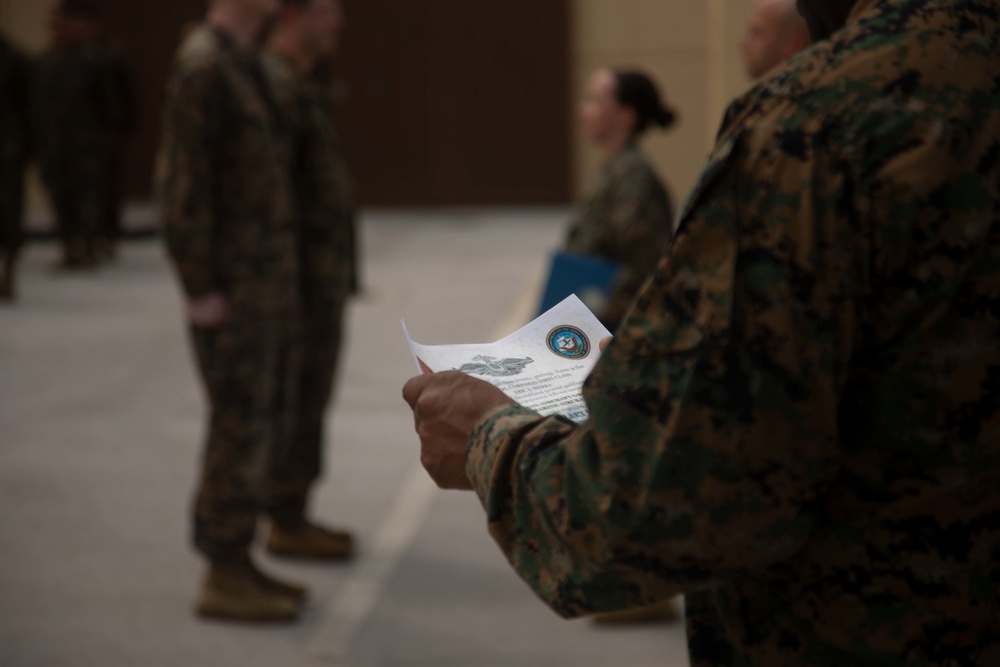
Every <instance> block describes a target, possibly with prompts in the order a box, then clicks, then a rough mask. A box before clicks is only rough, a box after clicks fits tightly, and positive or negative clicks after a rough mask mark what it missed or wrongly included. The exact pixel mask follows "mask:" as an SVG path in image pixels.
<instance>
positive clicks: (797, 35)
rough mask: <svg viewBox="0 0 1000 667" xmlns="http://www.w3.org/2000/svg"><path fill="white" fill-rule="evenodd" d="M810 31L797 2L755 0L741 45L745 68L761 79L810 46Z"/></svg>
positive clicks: (791, 0) (793, 0)
mask: <svg viewBox="0 0 1000 667" xmlns="http://www.w3.org/2000/svg"><path fill="white" fill-rule="evenodd" d="M810 41H811V40H810V37H809V29H808V27H807V25H806V22H805V20H803V18H802V15H801V14H800V13H799V10H798V8H797V6H796V0H756V2H755V3H754V5H753V8H752V10H751V12H750V15H749V16H748V17H747V22H746V26H745V28H744V31H743V41H742V43H741V45H740V47H741V51H742V55H743V67H744V70H745V71H746V73H747V75H748V76H749V77H750V78H751V79H759V78H760V77H762V76H764V75H766V74H767V73H768V72H770V71H771V70H773V69H775V68H776V67H778V66H779V65H781V64H782V63H783V62H784V61H786V60H788V59H789V58H791V57H792V56H794V55H795V54H796V53H798V52H799V51H802V50H803V49H805V48H806V47H808V46H809V43H810Z"/></svg>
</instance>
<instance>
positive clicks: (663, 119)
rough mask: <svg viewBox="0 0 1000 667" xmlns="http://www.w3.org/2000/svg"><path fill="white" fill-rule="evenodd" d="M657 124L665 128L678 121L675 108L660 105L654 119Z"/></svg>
mask: <svg viewBox="0 0 1000 667" xmlns="http://www.w3.org/2000/svg"><path fill="white" fill-rule="evenodd" d="M653 120H655V121H656V124H657V125H659V126H660V127H662V128H663V129H664V130H668V129H670V128H671V127H672V126H673V124H674V123H676V122H677V113H676V112H674V110H673V109H669V108H667V107H660V108H659V109H658V110H657V112H656V117H655V118H654V119H653Z"/></svg>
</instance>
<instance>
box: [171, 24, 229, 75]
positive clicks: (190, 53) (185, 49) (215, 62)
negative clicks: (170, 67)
mask: <svg viewBox="0 0 1000 667" xmlns="http://www.w3.org/2000/svg"><path fill="white" fill-rule="evenodd" d="M225 57H226V54H225V48H224V47H223V44H222V41H221V40H220V38H219V36H218V35H217V34H216V33H215V32H214V31H213V30H212V29H211V28H209V27H207V26H204V25H202V26H198V27H197V28H194V29H193V30H191V32H190V33H189V34H188V36H187V37H186V38H185V39H184V41H183V42H182V43H181V46H180V48H179V49H178V50H177V57H176V59H175V62H174V65H175V69H176V71H177V72H178V73H179V74H181V75H184V74H186V73H197V72H201V71H218V70H219V69H220V68H221V67H222V64H223V61H224V59H225Z"/></svg>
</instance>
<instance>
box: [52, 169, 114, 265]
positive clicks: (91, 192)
mask: <svg viewBox="0 0 1000 667" xmlns="http://www.w3.org/2000/svg"><path fill="white" fill-rule="evenodd" d="M43 173H44V175H45V184H46V186H47V188H48V191H49V196H50V198H51V200H52V207H53V209H54V210H55V214H56V225H57V228H58V232H59V238H60V241H61V242H62V245H63V249H64V252H65V254H66V255H67V258H68V259H82V260H87V259H91V258H93V257H94V256H95V255H98V254H99V253H100V252H101V250H102V246H105V245H108V244H114V243H115V242H117V241H118V237H119V236H120V233H121V206H122V203H121V197H122V187H121V178H122V173H121V169H120V166H119V162H118V161H117V160H115V159H112V158H107V157H93V158H90V159H87V160H81V159H77V160H67V163H66V164H63V165H51V166H50V167H49V168H47V169H44V170H43Z"/></svg>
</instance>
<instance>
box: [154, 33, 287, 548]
mask: <svg viewBox="0 0 1000 667" xmlns="http://www.w3.org/2000/svg"><path fill="white" fill-rule="evenodd" d="M161 153H162V155H161V166H162V173H161V177H160V178H161V187H162V198H163V205H164V219H163V232H164V237H165V239H166V243H167V247H168V249H169V252H170V256H171V259H172V260H173V264H174V267H175V269H176V271H177V274H178V276H179V279H180V282H181V284H182V288H183V291H184V294H185V296H186V298H187V299H189V300H191V299H198V298H200V297H205V296H206V295H210V294H214V293H218V294H221V295H223V296H224V298H225V301H226V304H227V306H228V319H227V321H226V322H225V323H224V324H222V325H221V326H219V327H214V328H204V327H202V328H198V327H195V328H193V329H192V336H193V342H194V348H195V351H196V355H197V362H198V367H199V370H200V371H201V375H202V379H203V381H204V383H205V387H206V390H207V394H208V400H209V403H210V406H211V419H210V426H209V433H208V442H207V445H206V449H205V458H204V463H203V469H202V476H201V482H200V488H199V490H198V495H197V499H196V503H195V531H194V532H195V544H196V546H197V548H198V549H199V550H200V551H201V552H202V553H203V554H205V555H206V556H207V557H208V558H209V559H210V560H213V561H226V560H237V559H240V558H242V557H244V556H245V554H246V552H247V550H248V549H249V547H250V544H251V541H252V539H253V537H254V530H255V525H256V523H257V519H258V516H259V515H260V513H261V512H262V511H263V510H264V492H265V485H266V481H267V474H268V470H269V468H270V466H271V465H272V462H273V460H274V457H275V456H278V453H277V451H276V448H277V443H280V442H283V441H284V439H285V436H284V434H283V429H284V428H286V427H287V425H286V424H283V423H282V421H281V420H282V417H283V415H284V414H285V403H286V402H287V401H288V400H290V393H291V391H292V390H293V388H292V387H291V386H290V383H289V381H288V379H289V377H290V376H291V373H290V371H289V370H288V368H287V363H288V358H289V355H288V349H289V346H290V345H291V343H292V336H293V335H294V332H295V327H296V324H297V318H298V317H299V310H300V309H299V298H298V293H299V267H298V259H297V249H298V245H297V244H298V241H297V232H296V229H295V225H294V215H293V212H292V208H291V191H290V184H289V176H288V165H287V154H286V152H285V145H284V129H283V127H282V124H281V120H280V113H279V110H278V107H277V103H276V102H275V101H274V99H273V97H272V96H271V94H270V92H269V88H268V87H267V82H266V80H265V78H264V74H263V72H262V70H261V68H260V66H259V61H258V60H257V56H256V53H255V52H253V51H250V50H247V49H244V48H241V47H240V46H238V45H237V44H236V43H235V42H234V40H233V39H232V38H231V37H230V36H229V35H227V34H226V33H224V32H222V31H220V30H217V29H215V28H213V27H210V26H208V25H203V26H200V27H198V28H196V29H194V30H193V32H192V33H191V34H190V35H189V36H188V37H187V39H186V40H185V42H184V43H183V45H182V46H181V47H180V51H179V53H178V55H177V59H176V62H175V64H174V70H173V74H172V77H171V80H170V84H169V88H168V100H167V105H166V110H165V114H164V136H163V144H162V150H161Z"/></svg>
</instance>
